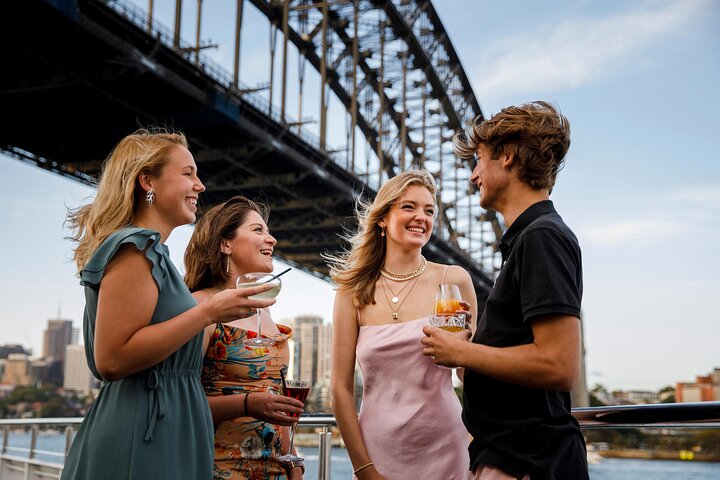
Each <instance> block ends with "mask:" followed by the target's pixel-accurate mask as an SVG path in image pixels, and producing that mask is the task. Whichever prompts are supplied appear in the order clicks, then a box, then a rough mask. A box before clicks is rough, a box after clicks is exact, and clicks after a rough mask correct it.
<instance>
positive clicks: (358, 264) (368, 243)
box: [323, 170, 437, 308]
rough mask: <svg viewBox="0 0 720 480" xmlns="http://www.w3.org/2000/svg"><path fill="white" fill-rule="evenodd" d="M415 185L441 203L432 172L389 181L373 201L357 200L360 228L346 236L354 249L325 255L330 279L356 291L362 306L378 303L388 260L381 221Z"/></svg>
mask: <svg viewBox="0 0 720 480" xmlns="http://www.w3.org/2000/svg"><path fill="white" fill-rule="evenodd" d="M413 185H418V186H421V187H425V188H427V189H428V191H429V192H430V193H431V194H432V196H433V200H434V201H435V202H436V203H437V200H436V199H435V195H436V192H437V186H436V185H435V179H434V178H433V176H432V175H431V174H430V173H429V172H426V171H424V170H408V171H406V172H403V173H401V174H399V175H397V176H395V177H393V178H391V179H390V180H388V181H387V182H385V183H384V184H383V185H382V186H381V187H380V190H378V193H377V195H376V196H375V199H374V200H373V202H372V203H367V202H363V201H362V200H358V201H357V203H356V205H355V217H356V218H357V222H358V229H357V231H356V232H355V233H349V234H348V235H346V236H344V237H343V238H344V239H345V240H346V241H347V242H348V243H349V244H350V249H349V250H345V251H344V252H341V253H340V254H327V253H326V254H323V257H324V258H325V260H326V261H327V263H328V266H329V267H330V278H331V279H332V281H333V282H334V283H335V284H336V285H337V286H338V289H339V290H348V291H351V292H352V298H353V305H355V306H356V307H358V308H361V307H364V306H365V305H370V304H373V303H375V283H376V282H377V279H378V276H379V275H380V269H381V268H382V266H383V264H384V262H385V241H384V240H383V237H382V236H380V232H381V228H380V226H379V225H378V222H380V220H382V218H383V217H384V216H385V215H387V214H388V212H389V211H390V208H391V207H392V205H393V204H394V203H395V202H397V201H399V200H400V199H401V198H402V196H403V195H404V194H405V192H406V191H407V189H408V188H409V187H410V186H413Z"/></svg>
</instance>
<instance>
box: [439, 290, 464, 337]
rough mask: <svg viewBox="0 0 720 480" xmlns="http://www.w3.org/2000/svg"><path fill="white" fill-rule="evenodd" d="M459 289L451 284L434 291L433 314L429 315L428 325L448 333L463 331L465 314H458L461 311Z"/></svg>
mask: <svg viewBox="0 0 720 480" xmlns="http://www.w3.org/2000/svg"><path fill="white" fill-rule="evenodd" d="M460 302H462V297H461V296H460V288H459V287H458V286H457V285H453V284H451V283H444V284H441V285H438V286H437V289H436V290H435V314H434V315H430V325H432V326H433V327H438V328H442V329H443V330H447V331H449V332H460V331H462V330H464V329H465V314H464V313H458V310H463V307H462V304H461V303H460Z"/></svg>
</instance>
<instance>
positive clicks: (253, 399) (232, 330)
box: [185, 196, 304, 480]
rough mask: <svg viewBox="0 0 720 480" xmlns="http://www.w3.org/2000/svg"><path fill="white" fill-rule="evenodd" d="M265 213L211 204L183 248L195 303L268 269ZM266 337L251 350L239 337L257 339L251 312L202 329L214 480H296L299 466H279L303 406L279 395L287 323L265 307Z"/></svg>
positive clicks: (241, 202)
mask: <svg viewBox="0 0 720 480" xmlns="http://www.w3.org/2000/svg"><path fill="white" fill-rule="evenodd" d="M266 222H267V214H266V211H265V210H264V209H263V208H261V207H260V206H259V205H258V204H256V203H254V202H252V201H251V200H248V199H247V198H245V197H243V196H236V197H233V198H231V199H230V200H228V201H227V202H225V203H222V204H220V205H217V206H215V207H213V208H212V209H210V210H209V211H208V212H207V213H206V214H205V215H204V216H203V217H202V219H201V220H200V221H199V222H198V224H197V226H196V227H195V231H194V232H193V235H192V238H191V239H190V243H189V245H188V248H187V250H186V251H185V265H186V268H187V273H186V276H185V281H186V282H187V284H188V287H189V288H190V290H191V291H192V292H193V296H194V297H195V299H196V300H197V301H198V302H199V303H202V302H205V301H208V300H209V299H211V298H212V297H213V296H214V295H216V294H218V293H219V292H221V291H223V290H225V289H234V288H235V280H236V279H237V277H238V275H241V274H243V273H249V272H271V271H272V270H273V262H272V252H273V248H274V246H275V244H276V241H275V238H273V236H272V235H270V232H269V230H268V227H267V223H266ZM261 318H262V332H263V336H265V335H267V336H269V337H272V338H273V339H274V340H275V342H274V343H273V344H271V345H270V346H268V347H261V348H251V347H248V346H245V345H244V344H243V341H244V340H245V339H247V338H253V337H256V336H257V332H255V331H254V329H255V326H256V322H257V318H255V316H254V315H253V316H250V317H246V318H241V319H238V320H235V321H233V322H230V323H226V324H215V325H212V326H210V327H208V328H207V329H206V330H205V337H204V347H205V357H204V359H203V371H202V383H203V387H204V389H205V394H206V395H207V397H208V402H209V404H210V410H211V412H212V416H213V422H214V424H215V462H214V467H213V479H233V480H235V479H248V480H277V479H289V480H297V479H301V478H302V472H303V471H304V466H303V465H302V463H301V462H300V463H297V462H296V463H289V464H288V463H281V462H279V461H278V460H277V457H279V456H280V455H282V454H284V453H286V452H287V451H288V447H289V445H288V443H289V442H288V441H287V439H289V429H288V427H289V426H290V425H292V424H293V423H295V422H297V418H295V417H292V416H290V414H298V413H300V412H302V406H303V405H302V403H301V402H299V401H297V400H295V399H292V398H290V397H286V396H283V395H281V394H280V393H281V392H282V376H283V375H285V373H286V372H287V368H288V367H287V366H288V363H289V360H290V351H289V349H288V340H289V338H290V337H291V336H292V331H291V329H290V328H289V327H286V326H283V325H277V324H275V323H274V322H273V321H272V318H271V317H270V314H269V312H268V311H267V310H263V312H262V315H261Z"/></svg>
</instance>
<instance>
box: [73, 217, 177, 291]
mask: <svg viewBox="0 0 720 480" xmlns="http://www.w3.org/2000/svg"><path fill="white" fill-rule="evenodd" d="M128 243H130V244H133V245H135V248H137V249H138V250H139V251H141V252H144V253H145V256H146V257H147V259H148V260H150V263H151V264H152V268H151V272H152V276H153V279H154V280H155V283H156V284H157V286H158V289H161V286H162V285H163V283H164V282H163V280H164V279H165V276H166V275H167V271H168V265H167V264H166V260H165V258H166V256H164V255H163V252H164V251H165V252H166V251H167V247H166V246H165V245H164V244H163V243H162V242H160V233H159V232H156V231H154V230H147V229H144V228H138V227H126V228H123V229H121V230H118V231H117V232H115V233H113V234H112V235H110V236H109V237H108V238H107V239H105V241H104V242H103V243H102V244H101V245H100V247H99V248H98V249H97V250H96V251H95V253H94V254H93V256H92V257H91V258H90V261H89V262H88V263H87V264H86V265H85V268H83V269H82V271H81V272H80V285H82V286H96V285H100V281H101V280H102V278H103V276H104V275H105V268H106V267H107V264H108V263H109V262H110V260H111V259H112V258H113V257H114V256H115V254H116V253H117V251H118V250H119V249H120V247H121V246H122V245H124V244H128Z"/></svg>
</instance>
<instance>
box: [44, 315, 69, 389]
mask: <svg viewBox="0 0 720 480" xmlns="http://www.w3.org/2000/svg"><path fill="white" fill-rule="evenodd" d="M58 317H59V315H58ZM72 339H73V326H72V320H63V319H60V318H57V319H54V320H48V326H47V329H46V330H45V336H44V338H43V360H45V362H47V377H46V381H47V382H49V383H53V384H55V385H58V386H60V385H62V384H63V371H64V369H65V347H67V346H68V345H70V344H71V343H72Z"/></svg>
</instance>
